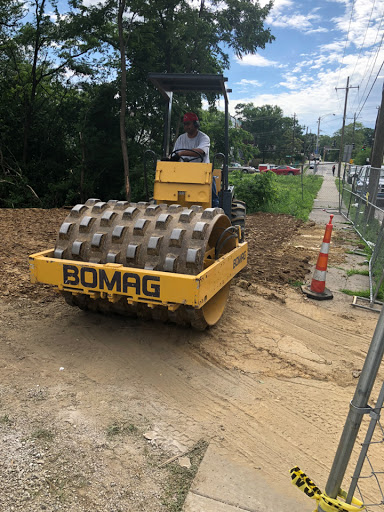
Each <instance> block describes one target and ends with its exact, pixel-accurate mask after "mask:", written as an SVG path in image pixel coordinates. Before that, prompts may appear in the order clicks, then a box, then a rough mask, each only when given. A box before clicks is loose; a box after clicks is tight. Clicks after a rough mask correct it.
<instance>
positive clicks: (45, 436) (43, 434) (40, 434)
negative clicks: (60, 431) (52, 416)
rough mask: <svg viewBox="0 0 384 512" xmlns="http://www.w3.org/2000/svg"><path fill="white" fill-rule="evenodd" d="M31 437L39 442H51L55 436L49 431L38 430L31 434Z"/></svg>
mask: <svg viewBox="0 0 384 512" xmlns="http://www.w3.org/2000/svg"><path fill="white" fill-rule="evenodd" d="M31 437H32V438H33V439H39V440H40V441H52V440H53V438H54V437H55V435H54V433H53V432H51V430H47V429H45V428H39V429H38V430H35V431H34V432H33V433H32V435H31Z"/></svg>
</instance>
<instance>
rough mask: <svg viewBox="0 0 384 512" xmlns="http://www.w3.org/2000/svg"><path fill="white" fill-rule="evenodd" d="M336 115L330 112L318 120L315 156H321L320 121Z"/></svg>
mask: <svg viewBox="0 0 384 512" xmlns="http://www.w3.org/2000/svg"><path fill="white" fill-rule="evenodd" d="M335 115H336V114H333V113H332V112H329V113H328V114H324V115H323V116H320V117H319V119H318V120H317V137H316V151H315V154H316V155H318V154H319V137H320V121H321V120H322V119H324V117H327V116H335Z"/></svg>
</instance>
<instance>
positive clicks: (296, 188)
mask: <svg viewBox="0 0 384 512" xmlns="http://www.w3.org/2000/svg"><path fill="white" fill-rule="evenodd" d="M322 183H323V177H322V176H314V175H308V176H307V175H303V176H277V175H276V174H274V173H272V172H267V173H262V174H251V175H244V174H242V173H231V175H230V184H232V185H234V187H235V195H236V198H237V199H240V200H242V201H245V203H246V205H247V212H248V213H252V212H257V211H262V212H268V213H277V214H286V215H292V216H294V217H297V218H298V219H301V220H303V221H307V220H308V218H309V214H310V212H311V211H312V207H313V203H314V199H315V198H316V196H317V193H318V191H319V190H320V188H321V185H322Z"/></svg>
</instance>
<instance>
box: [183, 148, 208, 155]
mask: <svg viewBox="0 0 384 512" xmlns="http://www.w3.org/2000/svg"><path fill="white" fill-rule="evenodd" d="M196 153H200V155H201V156H204V155H205V151H204V150H203V149H201V148H193V149H192V150H191V151H190V150H189V149H184V150H183V151H177V154H178V155H179V156H196Z"/></svg>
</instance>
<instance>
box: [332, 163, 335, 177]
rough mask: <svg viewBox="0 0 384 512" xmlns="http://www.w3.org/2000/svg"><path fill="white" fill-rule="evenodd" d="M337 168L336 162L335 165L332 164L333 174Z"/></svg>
mask: <svg viewBox="0 0 384 512" xmlns="http://www.w3.org/2000/svg"><path fill="white" fill-rule="evenodd" d="M335 169H336V165H335V164H333V166H332V174H333V175H335Z"/></svg>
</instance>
